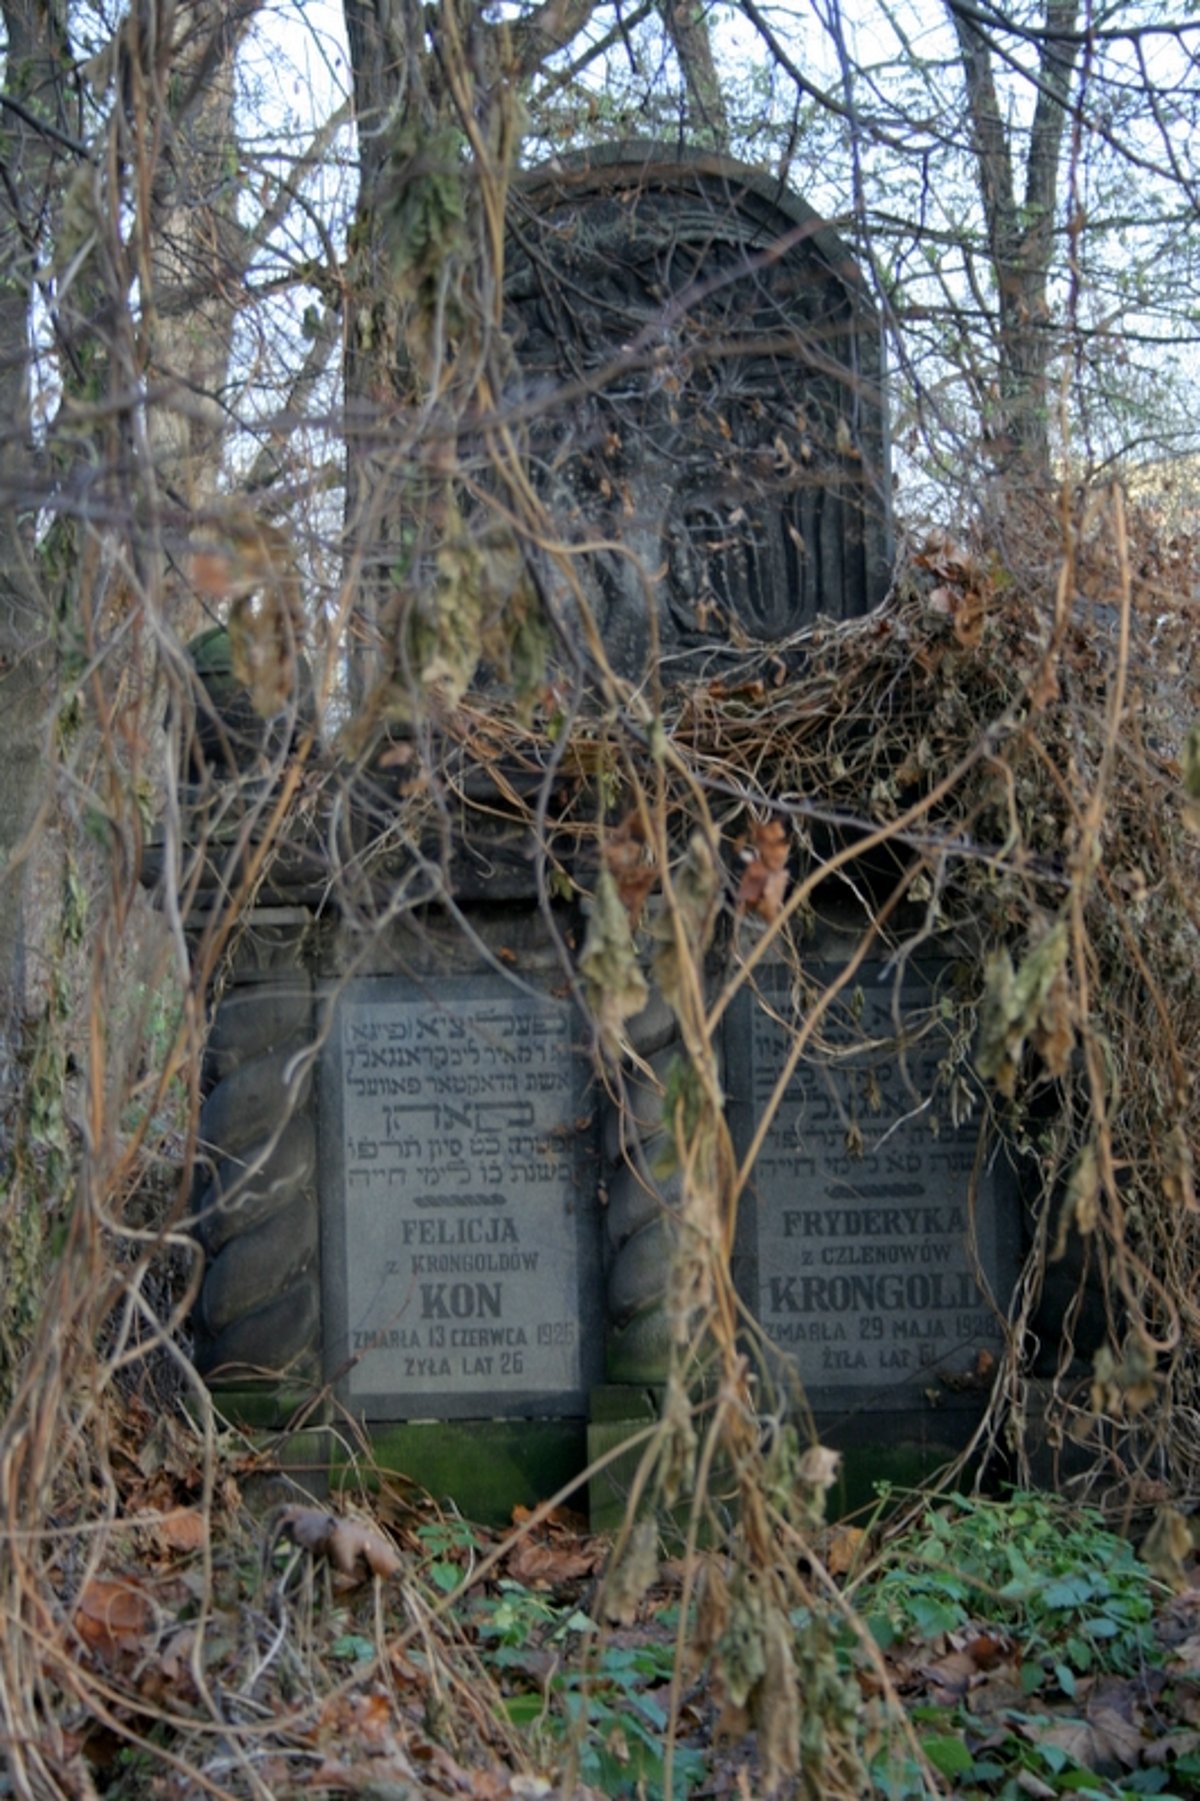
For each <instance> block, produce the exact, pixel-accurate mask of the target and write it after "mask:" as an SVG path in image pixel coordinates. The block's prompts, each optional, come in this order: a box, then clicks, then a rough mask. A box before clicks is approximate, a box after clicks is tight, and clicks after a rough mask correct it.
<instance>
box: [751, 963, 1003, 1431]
mask: <svg viewBox="0 0 1200 1801" xmlns="http://www.w3.org/2000/svg"><path fill="white" fill-rule="evenodd" d="M838 975H839V969H838V966H837V965H836V964H825V965H820V964H818V965H814V966H810V967H809V968H808V969H807V971H806V977H807V987H806V1002H805V1001H801V1002H799V1004H798V1003H797V1000H796V999H795V998H794V996H793V992H792V977H791V975H790V973H789V972H787V971H785V970H782V969H778V968H776V969H774V970H772V971H770V972H769V973H768V975H767V977H766V979H765V981H761V983H760V986H761V990H762V995H763V999H762V1000H760V999H759V998H758V997H757V996H756V995H753V994H751V993H749V992H743V993H742V994H740V995H739V996H738V997H737V999H736V1000H735V1002H734V1004H733V1007H732V1009H731V1018H730V1023H729V1028H728V1036H727V1046H728V1055H727V1064H728V1067H729V1069H730V1071H731V1072H736V1075H734V1074H731V1077H730V1095H729V1110H730V1125H731V1130H732V1133H733V1137H734V1142H735V1145H737V1147H738V1148H739V1151H740V1152H741V1153H743V1154H744V1153H745V1152H746V1150H747V1149H748V1148H749V1146H750V1144H751V1142H752V1140H753V1138H754V1135H755V1133H756V1131H757V1129H758V1124H759V1121H760V1120H761V1119H762V1118H763V1117H764V1115H765V1113H766V1110H767V1107H768V1104H769V1103H770V1101H771V1099H772V1096H773V1094H774V1091H775V1088H776V1086H777V1083H778V1081H779V1079H780V1076H781V1074H782V1072H783V1071H784V1069H785V1066H786V1065H787V1062H788V1059H789V1055H790V1052H791V1049H792V1045H793V1041H794V1034H795V1031H796V1030H797V1029H798V1028H801V1027H802V1026H803V1023H804V1006H805V1004H807V1005H808V1006H812V1005H813V1004H815V1002H816V1000H817V998H818V997H819V995H820V994H821V993H822V991H823V990H824V989H825V988H826V987H827V985H829V984H831V983H834V982H836V981H837V979H838ZM950 975H951V969H950V966H949V965H941V966H940V967H939V966H938V965H937V964H931V963H929V962H926V963H923V964H921V965H919V966H918V967H917V968H915V969H912V970H910V971H907V972H906V973H905V974H904V976H903V977H902V978H898V977H896V976H895V975H894V974H892V973H890V972H889V971H887V969H886V967H885V966H884V965H883V963H882V962H881V961H880V960H879V959H878V958H876V959H870V960H867V961H865V962H864V964H863V966H862V968H861V970H860V971H859V972H858V974H857V975H856V976H855V978H854V979H853V981H852V982H850V983H849V984H848V986H847V989H846V990H845V992H844V993H842V994H841V996H840V997H839V1000H838V1002H837V1003H835V1005H834V1006H833V1007H832V1008H831V1009H830V1012H829V1015H828V1018H827V1019H826V1021H825V1022H824V1023H823V1025H822V1027H821V1028H820V1029H819V1030H818V1032H817V1033H816V1034H815V1035H814V1038H815V1042H814V1044H813V1045H812V1046H811V1047H810V1048H809V1049H808V1050H807V1052H806V1054H804V1055H803V1056H802V1057H801V1058H800V1060H799V1062H798V1064H797V1066H796V1068H795V1071H794V1073H792V1074H791V1076H790V1078H789V1080H788V1081H787V1085H786V1088H785V1090H784V1093H783V1096H782V1101H781V1104H780V1105H779V1106H778V1107H777V1108H776V1110H775V1113H774V1115H773V1118H772V1120H771V1123H770V1126H769V1129H768V1131H767V1133H766V1135H765V1138H764V1140H763V1144H762V1149H761V1151H760V1153H759V1155H758V1158H757V1160H756V1162H755V1165H754V1170H753V1174H752V1176H751V1179H750V1185H749V1192H748V1194H747V1195H746V1197H745V1198H744V1201H743V1206H742V1213H741V1218H740V1221H739V1226H740V1230H739V1241H738V1257H737V1269H738V1275H739V1279H740V1285H741V1287H742V1291H743V1293H744V1295H745V1298H746V1300H747V1302H748V1304H749V1305H750V1308H751V1310H752V1312H753V1313H754V1315H755V1317H756V1318H757V1319H758V1321H759V1323H760V1324H761V1326H762V1329H763V1331H764V1333H765V1335H766V1338H767V1339H768V1341H769V1342H770V1344H771V1345H772V1346H774V1347H775V1348H776V1349H777V1350H778V1351H779V1352H780V1353H781V1354H782V1355H783V1357H784V1358H785V1359H786V1361H787V1363H788V1364H789V1365H790V1366H791V1368H792V1369H793V1370H794V1371H795V1373H796V1375H797V1376H798V1377H799V1379H800V1381H801V1382H802V1384H803V1387H804V1392H805V1396H806V1398H807V1400H808V1403H809V1404H810V1406H811V1407H812V1408H813V1409H814V1411H815V1412H816V1413H818V1414H819V1415H822V1416H824V1417H826V1418H828V1419H829V1420H831V1421H836V1420H839V1419H841V1420H843V1421H844V1422H846V1424H847V1426H849V1423H850V1422H851V1421H853V1422H855V1423H856V1424H857V1426H858V1427H859V1428H860V1429H861V1430H863V1431H869V1432H873V1433H875V1434H876V1435H878V1432H879V1426H880V1423H881V1422H880V1419H879V1416H884V1419H885V1422H886V1421H887V1420H892V1421H894V1420H895V1419H896V1417H897V1416H899V1415H904V1414H911V1413H917V1414H919V1413H921V1412H922V1411H925V1412H928V1410H929V1408H930V1407H931V1406H932V1407H933V1408H934V1409H936V1410H938V1411H944V1410H946V1409H954V1408H955V1407H956V1406H966V1407H977V1405H978V1399H979V1394H980V1391H981V1390H983V1391H986V1389H987V1387H988V1386H989V1385H990V1384H989V1377H990V1374H991V1371H992V1369H993V1368H994V1364H995V1360H996V1358H997V1357H998V1356H999V1354H1000V1352H1001V1350H1002V1349H1003V1346H1004V1323H1003V1315H1004V1312H1005V1311H1006V1310H1007V1305H1008V1300H1009V1297H1010V1296H1011V1293H1012V1290H1013V1286H1014V1283H1015V1281H1016V1276H1017V1270H1018V1256H1019V1220H1020V1210H1019V1206H1018V1205H1017V1203H1016V1196H1015V1192H1014V1183H1013V1178H1012V1174H1011V1172H1010V1170H1009V1169H1008V1167H1007V1165H1005V1164H995V1163H990V1164H989V1163H984V1162H983V1159H982V1158H981V1156H980V1154H979V1148H978V1141H979V1129H978V1120H979V1110H980V1107H979V1103H980V1098H981V1097H979V1096H977V1095H976V1096H972V1095H971V1094H970V1092H969V1090H966V1089H965V1088H964V1087H963V1086H962V1085H961V1076H960V1077H959V1078H958V1082H959V1085H958V1086H957V1087H956V1086H955V1078H954V1076H953V1075H952V1074H951V1073H950V1070H949V1063H950V1058H951V1054H952V1048H953V1046H952V1040H953V1035H954V1021H955V1014H954V1010H953V1008H952V1007H948V1010H947V1011H945V1012H944V1011H943V1009H942V1007H941V1005H940V995H941V992H942V989H943V985H944V984H946V983H948V980H949V977H950ZM764 1002H765V1004H764ZM956 1100H957V1106H958V1108H960V1109H962V1111H958V1112H956ZM972 1101H974V1103H975V1104H974V1106H972V1105H971V1103H972ZM864 1416H866V1417H865V1418H864Z"/></svg>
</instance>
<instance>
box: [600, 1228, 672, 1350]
mask: <svg viewBox="0 0 1200 1801" xmlns="http://www.w3.org/2000/svg"><path fill="white" fill-rule="evenodd" d="M671 1253H672V1245H671V1240H670V1238H669V1236H668V1233H667V1230H666V1224H665V1222H664V1221H663V1220H661V1219H652V1220H651V1221H650V1223H649V1225H646V1226H643V1227H642V1229H641V1231H640V1232H635V1233H634V1235H633V1237H632V1238H630V1239H628V1240H627V1241H626V1243H625V1244H623V1245H622V1247H621V1252H620V1255H619V1256H618V1257H617V1259H616V1261H615V1262H614V1264H613V1267H612V1270H611V1272H610V1274H609V1278H608V1317H609V1319H610V1320H611V1321H612V1323H613V1324H614V1325H617V1326H623V1325H624V1324H625V1322H626V1321H627V1320H628V1319H630V1318H631V1317H632V1315H633V1314H635V1313H637V1312H639V1311H640V1309H642V1308H643V1307H648V1306H650V1305H651V1304H652V1303H653V1302H654V1301H659V1300H661V1299H662V1294H663V1285H664V1283H665V1280H666V1275H667V1271H668V1269H669V1268H670V1261H671Z"/></svg>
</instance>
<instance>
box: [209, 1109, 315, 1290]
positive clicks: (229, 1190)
mask: <svg viewBox="0 0 1200 1801" xmlns="http://www.w3.org/2000/svg"><path fill="white" fill-rule="evenodd" d="M316 1168H317V1144H316V1134H315V1131H314V1129H313V1122H312V1119H311V1117H310V1116H309V1115H308V1114H307V1113H301V1114H298V1115H297V1116H296V1117H295V1118H293V1119H289V1120H287V1121H286V1122H285V1123H284V1125H283V1127H282V1129H281V1130H280V1131H279V1132H278V1134H277V1135H275V1134H273V1135H272V1136H271V1137H269V1138H265V1139H263V1140H262V1142H261V1143H259V1144H257V1145H249V1146H247V1148H246V1149H245V1151H243V1153H242V1154H241V1156H240V1157H225V1158H223V1159H222V1161H221V1163H220V1164H219V1165H218V1167H217V1172H216V1175H215V1176H214V1178H213V1180H212V1182H211V1183H209V1185H208V1186H207V1187H202V1188H201V1189H200V1191H199V1193H198V1194H197V1196H196V1199H195V1201H194V1202H193V1208H192V1211H193V1215H194V1218H195V1226H196V1235H197V1237H198V1238H199V1239H200V1242H201V1243H202V1244H203V1246H204V1248H205V1250H206V1251H207V1252H208V1254H209V1256H210V1257H211V1256H215V1255H216V1253H217V1252H218V1251H219V1250H220V1249H221V1247H222V1245H224V1244H226V1243H228V1241H229V1240H230V1239H231V1238H235V1237H237V1236H238V1234H240V1233H243V1232H248V1231H250V1230H252V1229H253V1228H254V1227H255V1226H261V1225H262V1224H263V1223H264V1222H265V1221H266V1220H268V1219H270V1218H271V1217H272V1216H273V1215H274V1214H276V1213H278V1212H280V1211H281V1209H283V1208H284V1207H286V1206H287V1204H288V1202H289V1201H290V1200H291V1199H292V1198H293V1197H294V1196H295V1195H296V1194H297V1193H299V1192H300V1191H301V1190H302V1189H310V1188H311V1187H312V1183H313V1180H314V1178H315V1175H316Z"/></svg>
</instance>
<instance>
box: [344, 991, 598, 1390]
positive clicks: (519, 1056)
mask: <svg viewBox="0 0 1200 1801" xmlns="http://www.w3.org/2000/svg"><path fill="white" fill-rule="evenodd" d="M382 989H386V990H387V993H386V995H384V994H381V993H380V990H382ZM572 1022H573V1016H572V1012H571V1009H570V1007H569V1006H568V1005H566V1004H565V1003H560V1002H557V1001H555V1000H553V999H551V998H549V997H547V998H545V999H543V998H540V997H538V998H535V997H533V996H530V995H527V994H522V993H519V992H514V991H513V990H512V989H510V988H507V987H506V986H505V985H504V984H502V983H500V982H498V981H497V982H494V983H493V982H492V981H491V979H490V978H487V977H483V978H481V979H480V980H479V981H473V982H472V983H471V984H470V985H469V988H464V985H463V983H462V982H461V981H460V982H453V981H451V982H449V983H446V984H443V985H441V986H439V987H437V988H436V990H435V992H427V993H423V994H418V993H416V992H415V991H414V989H413V987H412V986H411V985H404V986H403V987H402V986H401V985H400V984H398V983H396V982H395V981H385V982H362V983H356V984H353V985H352V986H351V988H350V989H349V991H348V992H347V993H346V994H345V995H344V996H343V998H342V1000H341V1001H340V1003H339V1007H338V1014H337V1018H336V1021H335V1025H334V1049H335V1051H336V1055H337V1063H338V1074H337V1086H338V1099H339V1100H340V1114H341V1118H340V1122H339V1125H340V1135H341V1147H342V1156H341V1172H340V1174H341V1190H342V1197H343V1204H342V1207H341V1209H339V1210H338V1211H339V1212H340V1214H341V1236H340V1242H339V1244H338V1245H337V1246H336V1247H333V1248H334V1253H335V1254H334V1256H333V1257H332V1259H331V1263H332V1267H333V1270H334V1272H335V1274H334V1280H335V1282H336V1283H337V1285H338V1288H339V1294H338V1295H337V1296H336V1297H335V1298H334V1307H333V1314H334V1318H335V1320H336V1322H337V1324H336V1327H335V1331H336V1342H334V1343H332V1344H331V1347H330V1348H331V1354H332V1360H333V1361H334V1363H335V1365H336V1366H337V1367H339V1368H340V1369H341V1370H342V1372H343V1376H342V1390H343V1394H344V1396H345V1398H346V1399H347V1401H348V1402H349V1403H350V1404H352V1405H353V1406H355V1407H356V1409H358V1410H359V1411H365V1412H366V1413H367V1415H368V1417H374V1418H421V1417H455V1416H457V1417H463V1416H468V1415H472V1414H477V1413H478V1414H485V1413H486V1414H488V1415H503V1414H505V1413H511V1414H522V1413H525V1414H528V1413H532V1412H539V1413H547V1414H554V1413H570V1412H581V1411H583V1409H584V1397H585V1392H586V1382H587V1380H588V1379H589V1378H590V1374H591V1371H590V1358H589V1355H588V1349H587V1346H586V1345H585V1342H584V1341H585V1313H586V1309H585V1308H584V1307H583V1306H582V1305H581V1284H582V1278H583V1273H584V1265H585V1264H586V1263H587V1262H588V1258H587V1231H588V1225H589V1217H588V1216H590V1215H592V1214H594V1212H595V1209H594V1207H593V1208H590V1209H589V1208H587V1207H586V1206H585V1204H584V1194H583V1191H582V1179H583V1177H584V1175H585V1173H586V1169H587V1166H588V1155H587V1153H588V1149H589V1146H588V1141H587V1121H586V1120H585V1119H583V1118H582V1117H581V1111H582V1106H583V1097H582V1093H581V1071H582V1068H583V1064H582V1059H581V1058H580V1057H579V1055H578V1054H577V1052H576V1049H575V1047H574V1044H573V1036H572Z"/></svg>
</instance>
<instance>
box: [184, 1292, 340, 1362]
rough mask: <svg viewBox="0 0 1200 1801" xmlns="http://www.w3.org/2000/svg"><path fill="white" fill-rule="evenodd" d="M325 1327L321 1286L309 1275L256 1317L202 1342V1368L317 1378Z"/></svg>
mask: <svg viewBox="0 0 1200 1801" xmlns="http://www.w3.org/2000/svg"><path fill="white" fill-rule="evenodd" d="M318 1323H319V1302H318V1290H317V1284H316V1282H315V1281H314V1280H312V1278H311V1275H310V1272H308V1271H305V1272H304V1273H303V1274H302V1275H301V1276H300V1277H299V1278H298V1279H297V1280H296V1281H295V1282H292V1283H291V1284H289V1285H288V1286H286V1287H284V1288H283V1289H282V1290H281V1292H280V1293H279V1294H277V1295H276V1296H275V1298H274V1299H273V1300H271V1301H268V1302H267V1303H266V1304H265V1305H264V1306H262V1307H259V1308H257V1309H256V1310H255V1311H254V1312H253V1313H247V1314H243V1315H242V1317H241V1318H240V1319H236V1320H234V1321H233V1322H232V1324H230V1325H229V1326H227V1327H226V1328H225V1329H224V1330H223V1331H221V1332H218V1333H217V1334H216V1335H215V1336H210V1335H208V1334H207V1333H205V1334H201V1335H199V1336H198V1338H197V1344H196V1367H197V1369H198V1370H199V1371H200V1373H201V1375H202V1376H216V1375H220V1376H222V1377H223V1379H232V1378H234V1377H237V1376H240V1377H244V1376H245V1375H246V1373H247V1370H253V1371H257V1372H261V1373H262V1374H263V1375H271V1374H274V1375H286V1374H300V1375H307V1376H311V1375H313V1374H315V1372H314V1371H313V1370H312V1369H311V1368H310V1367H309V1358H310V1353H311V1350H312V1347H313V1344H314V1341H315V1339H316V1334H317V1328H318Z"/></svg>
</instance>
